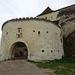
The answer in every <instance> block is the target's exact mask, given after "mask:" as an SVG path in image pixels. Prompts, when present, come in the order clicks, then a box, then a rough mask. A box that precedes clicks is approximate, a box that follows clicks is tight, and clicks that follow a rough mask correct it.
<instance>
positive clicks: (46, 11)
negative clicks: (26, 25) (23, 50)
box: [37, 4, 75, 17]
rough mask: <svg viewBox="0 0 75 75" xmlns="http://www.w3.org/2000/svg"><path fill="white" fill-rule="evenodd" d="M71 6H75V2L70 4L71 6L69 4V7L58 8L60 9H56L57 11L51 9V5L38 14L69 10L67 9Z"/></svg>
mask: <svg viewBox="0 0 75 75" xmlns="http://www.w3.org/2000/svg"><path fill="white" fill-rule="evenodd" d="M71 7H75V4H73V5H70V6H67V7H64V8H61V9H58V10H55V11H53V10H51V9H50V8H49V7H47V8H46V9H45V10H44V11H43V12H42V13H41V14H39V15H38V16H41V15H45V14H48V13H52V12H56V11H63V10H67V9H69V8H71ZM38 16H37V17H38Z"/></svg>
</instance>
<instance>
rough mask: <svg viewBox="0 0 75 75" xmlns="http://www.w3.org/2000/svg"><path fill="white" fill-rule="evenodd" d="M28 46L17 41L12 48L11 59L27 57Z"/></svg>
mask: <svg viewBox="0 0 75 75" xmlns="http://www.w3.org/2000/svg"><path fill="white" fill-rule="evenodd" d="M27 58H28V48H27V46H26V45H25V44H24V43H23V42H17V43H15V44H14V45H13V48H12V59H27Z"/></svg>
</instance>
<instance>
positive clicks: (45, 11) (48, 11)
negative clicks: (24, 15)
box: [38, 7, 53, 16]
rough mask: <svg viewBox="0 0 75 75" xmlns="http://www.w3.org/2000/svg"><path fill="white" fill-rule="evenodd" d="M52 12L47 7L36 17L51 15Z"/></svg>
mask: <svg viewBox="0 0 75 75" xmlns="http://www.w3.org/2000/svg"><path fill="white" fill-rule="evenodd" d="M51 12H53V10H51V9H50V8H49V7H47V8H46V9H45V10H44V11H43V12H42V13H41V14H39V15H38V16H41V15H45V14H48V13H51Z"/></svg>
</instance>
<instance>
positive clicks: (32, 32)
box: [1, 19, 64, 61]
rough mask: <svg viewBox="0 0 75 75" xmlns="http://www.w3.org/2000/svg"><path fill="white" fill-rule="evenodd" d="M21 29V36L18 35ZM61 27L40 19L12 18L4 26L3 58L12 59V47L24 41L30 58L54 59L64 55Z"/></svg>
mask: <svg viewBox="0 0 75 75" xmlns="http://www.w3.org/2000/svg"><path fill="white" fill-rule="evenodd" d="M18 29H21V37H20V36H18V34H19V33H18ZM60 37H61V29H60V27H58V26H57V25H55V24H54V23H52V22H50V21H45V20H39V19H26V20H24V19H23V20H20V19H19V20H10V21H9V22H6V23H4V25H3V27H2V40H1V41H2V43H1V55H2V56H1V59H2V60H4V59H11V48H12V45H13V44H14V43H16V42H23V43H25V44H26V46H27V48H28V59H30V60H35V61H36V60H54V59H60V58H62V56H63V55H64V52H63V45H62V41H61V38H60Z"/></svg>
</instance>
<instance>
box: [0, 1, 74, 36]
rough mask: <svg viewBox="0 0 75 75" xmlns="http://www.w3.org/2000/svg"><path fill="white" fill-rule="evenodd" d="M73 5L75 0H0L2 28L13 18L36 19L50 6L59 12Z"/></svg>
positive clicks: (0, 22)
mask: <svg viewBox="0 0 75 75" xmlns="http://www.w3.org/2000/svg"><path fill="white" fill-rule="evenodd" d="M73 4H75V0H0V28H1V26H2V24H3V23H4V22H5V21H7V20H9V19H12V18H19V17H35V16H37V15H38V14H40V13H41V12H42V11H43V10H44V9H45V8H46V7H48V6H49V7H50V8H51V9H52V10H57V9H60V8H63V7H66V6H70V5H73ZM0 36H1V30H0Z"/></svg>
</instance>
